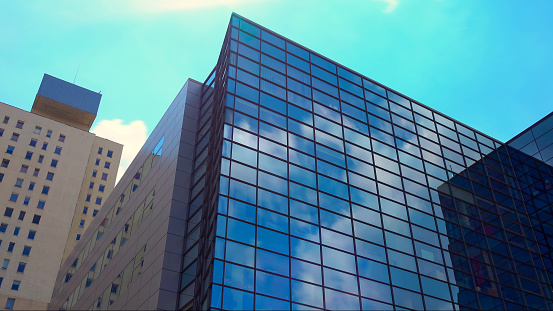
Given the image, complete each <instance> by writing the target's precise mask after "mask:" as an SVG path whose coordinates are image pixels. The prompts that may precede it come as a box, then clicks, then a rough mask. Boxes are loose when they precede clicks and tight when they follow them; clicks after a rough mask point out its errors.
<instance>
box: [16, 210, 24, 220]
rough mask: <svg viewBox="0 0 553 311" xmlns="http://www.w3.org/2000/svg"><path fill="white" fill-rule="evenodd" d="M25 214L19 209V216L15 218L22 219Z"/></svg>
mask: <svg viewBox="0 0 553 311" xmlns="http://www.w3.org/2000/svg"><path fill="white" fill-rule="evenodd" d="M25 214H26V212H24V211H20V212H19V217H17V219H19V220H23V219H24V218H25Z"/></svg>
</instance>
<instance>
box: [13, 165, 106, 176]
mask: <svg viewBox="0 0 553 311" xmlns="http://www.w3.org/2000/svg"><path fill="white" fill-rule="evenodd" d="M8 163H9V161H8ZM6 167H7V166H6ZM96 175H98V171H92V177H96Z"/></svg>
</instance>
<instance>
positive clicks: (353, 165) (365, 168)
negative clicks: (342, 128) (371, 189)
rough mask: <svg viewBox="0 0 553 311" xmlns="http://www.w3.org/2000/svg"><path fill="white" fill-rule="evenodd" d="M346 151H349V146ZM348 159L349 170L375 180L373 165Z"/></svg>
mask: <svg viewBox="0 0 553 311" xmlns="http://www.w3.org/2000/svg"><path fill="white" fill-rule="evenodd" d="M346 150H348V146H347V145H346ZM348 151H349V150H348ZM346 158H347V163H348V170H350V171H355V172H356V173H359V174H361V175H362V176H365V177H370V178H374V167H373V166H372V165H370V164H368V163H365V162H362V161H359V160H357V159H355V158H352V157H349V156H348V157H346Z"/></svg>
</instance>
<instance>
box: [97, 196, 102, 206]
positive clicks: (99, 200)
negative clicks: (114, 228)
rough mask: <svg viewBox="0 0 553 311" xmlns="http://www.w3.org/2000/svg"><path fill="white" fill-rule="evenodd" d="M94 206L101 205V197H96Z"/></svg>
mask: <svg viewBox="0 0 553 311" xmlns="http://www.w3.org/2000/svg"><path fill="white" fill-rule="evenodd" d="M96 204H98V205H100V204H102V198H101V197H96Z"/></svg>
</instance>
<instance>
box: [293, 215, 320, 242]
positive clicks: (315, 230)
mask: <svg viewBox="0 0 553 311" xmlns="http://www.w3.org/2000/svg"><path fill="white" fill-rule="evenodd" d="M290 233H291V234H292V235H295V236H298V237H300V238H303V239H306V240H310V241H313V242H317V243H319V242H320V239H319V227H318V226H315V225H312V224H310V223H307V222H303V221H300V220H296V219H290Z"/></svg>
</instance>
